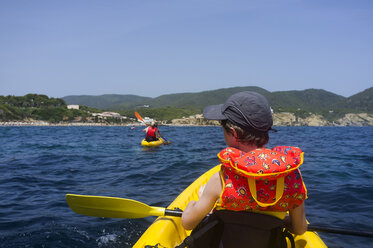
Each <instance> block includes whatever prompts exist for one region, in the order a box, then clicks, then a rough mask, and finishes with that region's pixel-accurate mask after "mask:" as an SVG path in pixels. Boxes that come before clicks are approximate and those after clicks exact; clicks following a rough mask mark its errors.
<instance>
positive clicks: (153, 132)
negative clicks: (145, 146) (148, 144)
mask: <svg viewBox="0 0 373 248" xmlns="http://www.w3.org/2000/svg"><path fill="white" fill-rule="evenodd" d="M156 131H157V128H156V127H154V128H153V127H151V126H149V127H148V131H147V133H146V136H147V137H149V136H150V137H154V138H156V137H157V136H156V135H155V132H156Z"/></svg>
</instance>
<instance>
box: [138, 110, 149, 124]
mask: <svg viewBox="0 0 373 248" xmlns="http://www.w3.org/2000/svg"><path fill="white" fill-rule="evenodd" d="M135 116H136V118H137V119H139V120H140V121H142V122H144V123H145V125H147V124H146V122H145V121H144V119H143V118H142V117H141V115H140V114H139V113H137V112H135Z"/></svg>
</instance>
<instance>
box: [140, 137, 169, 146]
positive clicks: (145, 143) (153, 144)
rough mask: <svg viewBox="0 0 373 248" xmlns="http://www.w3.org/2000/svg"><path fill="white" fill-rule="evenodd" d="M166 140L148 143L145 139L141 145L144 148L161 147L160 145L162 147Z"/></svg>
mask: <svg viewBox="0 0 373 248" xmlns="http://www.w3.org/2000/svg"><path fill="white" fill-rule="evenodd" d="M164 142H165V141H164V140H163V139H162V138H160V139H159V140H156V141H150V142H148V141H146V140H145V139H143V140H142V141H141V145H142V146H160V145H162V144H164Z"/></svg>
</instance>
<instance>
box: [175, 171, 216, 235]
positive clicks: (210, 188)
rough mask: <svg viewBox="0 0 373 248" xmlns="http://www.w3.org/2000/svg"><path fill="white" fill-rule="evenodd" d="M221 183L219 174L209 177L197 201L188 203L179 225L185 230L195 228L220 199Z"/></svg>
mask: <svg viewBox="0 0 373 248" xmlns="http://www.w3.org/2000/svg"><path fill="white" fill-rule="evenodd" d="M221 190H222V183H221V179H220V174H219V172H217V173H215V174H214V175H212V176H211V178H210V180H209V181H208V182H207V184H206V187H205V189H204V190H203V193H202V195H201V198H200V199H199V200H198V201H190V202H189V204H188V206H187V207H186V208H185V210H184V212H183V215H182V217H181V223H182V225H183V227H184V228H185V229H187V230H191V229H193V228H195V227H196V226H197V225H198V224H199V223H200V222H201V220H202V219H203V218H204V217H205V216H206V215H207V214H208V213H209V212H210V211H211V209H212V208H213V207H214V205H215V202H216V200H217V199H218V198H219V197H220V193H221Z"/></svg>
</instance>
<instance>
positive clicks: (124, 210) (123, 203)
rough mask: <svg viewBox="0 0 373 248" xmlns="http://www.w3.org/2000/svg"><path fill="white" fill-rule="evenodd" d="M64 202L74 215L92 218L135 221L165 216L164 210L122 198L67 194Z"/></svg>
mask: <svg viewBox="0 0 373 248" xmlns="http://www.w3.org/2000/svg"><path fill="white" fill-rule="evenodd" d="M66 201H67V204H68V205H69V207H70V208H71V209H72V210H73V211H74V212H75V213H78V214H82V215H87V216H94V217H104V218H125V219H136V218H145V217H148V216H164V215H165V208H161V207H151V206H148V205H146V204H145V203H142V202H138V201H135V200H131V199H124V198H115V197H107V196H89V195H74V194H67V195H66Z"/></svg>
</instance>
